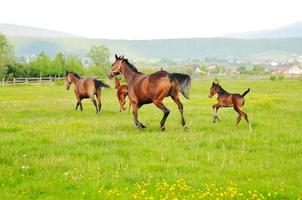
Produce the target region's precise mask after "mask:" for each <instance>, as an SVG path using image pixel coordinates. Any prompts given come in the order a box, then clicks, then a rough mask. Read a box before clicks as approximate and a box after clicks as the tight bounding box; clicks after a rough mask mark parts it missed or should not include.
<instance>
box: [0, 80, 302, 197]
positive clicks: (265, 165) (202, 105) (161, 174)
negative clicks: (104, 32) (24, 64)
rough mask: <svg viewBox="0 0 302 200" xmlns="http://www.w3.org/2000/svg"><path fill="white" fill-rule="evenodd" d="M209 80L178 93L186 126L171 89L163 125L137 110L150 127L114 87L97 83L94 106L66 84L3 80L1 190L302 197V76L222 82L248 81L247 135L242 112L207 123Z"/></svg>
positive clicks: (235, 88)
mask: <svg viewBox="0 0 302 200" xmlns="http://www.w3.org/2000/svg"><path fill="white" fill-rule="evenodd" d="M210 84H211V82H210V81H194V82H193V85H192V89H191V99H190V100H186V99H184V98H183V97H181V100H182V102H183V104H184V110H185V117H186V121H187V125H188V127H189V131H188V132H184V131H183V130H182V128H181V124H180V114H179V112H178V110H177V107H176V105H175V104H174V103H173V102H172V101H171V99H168V98H167V99H166V100H165V103H166V105H167V107H168V108H169V109H170V110H171V113H170V116H169V118H168V119H167V123H166V132H161V131H160V128H159V121H160V119H161V117H162V112H161V111H160V110H159V109H158V108H156V107H155V106H154V105H146V106H143V107H142V108H141V109H140V112H139V119H140V121H142V122H143V123H145V124H146V125H147V126H148V128H147V129H145V130H137V129H136V128H135V126H134V123H133V117H132V114H131V113H128V112H123V113H120V112H118V111H119V106H118V102H117V99H116V96H115V90H114V89H105V90H102V100H103V109H102V113H101V114H100V115H96V114H95V112H94V108H93V106H92V103H91V102H90V101H89V100H85V101H84V103H83V107H84V110H83V112H82V113H81V112H80V111H76V110H75V109H74V108H75V105H76V101H75V97H74V94H73V92H72V91H66V90H65V88H64V86H58V85H40V86H39V85H29V86H25V85H23V86H5V87H1V88H0V110H1V115H0V120H1V121H0V196H1V199H67V198H68V199H135V198H137V199H146V198H145V197H153V198H154V199H172V197H178V198H179V199H197V198H206V199H211V198H212V199H216V198H220V199H226V198H228V199H233V198H235V199H242V198H248V199H257V198H258V199H261V198H265V199H276V198H279V199H283V198H287V199H297V198H301V195H302V120H301V117H302V106H301V103H302V101H301V99H302V93H301V91H302V81H299V80H283V81H274V82H272V81H269V80H254V81H252V80H233V81H231V80H228V81H222V85H223V87H224V88H225V89H227V90H228V91H230V92H240V93H242V92H243V91H244V90H245V89H246V88H248V87H250V88H251V92H250V93H249V94H248V95H247V96H246V105H245V107H244V110H245V111H246V112H247V113H248V115H249V117H250V120H251V122H252V127H253V132H252V133H251V134H249V132H248V126H247V124H246V123H245V122H244V121H242V122H241V124H240V126H239V127H238V128H235V127H234V125H235V120H236V113H235V112H234V111H233V109H221V110H219V113H218V114H219V117H220V119H221V121H220V122H219V123H217V124H213V123H212V108H211V106H212V104H213V103H214V102H215V101H216V99H215V98H213V99H209V98H208V97H207V95H208V92H209V86H210ZM236 191H237V192H236ZM207 192H208V193H207ZM211 195H212V196H211ZM219 195H222V196H219ZM149 199H152V198H149Z"/></svg>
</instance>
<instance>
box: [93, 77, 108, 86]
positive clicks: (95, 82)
mask: <svg viewBox="0 0 302 200" xmlns="http://www.w3.org/2000/svg"><path fill="white" fill-rule="evenodd" d="M94 84H95V86H96V87H97V88H100V87H105V88H109V85H107V84H106V83H104V82H103V81H101V80H97V79H94Z"/></svg>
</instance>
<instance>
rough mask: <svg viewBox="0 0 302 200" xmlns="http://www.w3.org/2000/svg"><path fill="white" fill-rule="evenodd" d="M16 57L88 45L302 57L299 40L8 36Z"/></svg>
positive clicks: (155, 54) (145, 54)
mask: <svg viewBox="0 0 302 200" xmlns="http://www.w3.org/2000/svg"><path fill="white" fill-rule="evenodd" d="M8 39H9V41H10V42H11V43H12V44H13V45H14V46H15V50H16V53H17V54H18V55H29V54H37V53H39V52H40V51H42V50H43V51H46V52H47V53H49V54H50V55H52V56H54V55H55V54H56V53H57V52H59V51H64V52H65V53H74V54H77V55H79V56H85V55H86V53H87V52H88V50H89V48H90V46H91V45H105V46H107V47H108V48H109V49H110V51H111V52H112V53H113V54H114V53H117V54H125V55H126V56H128V57H132V58H151V59H152V58H155V59H160V58H173V59H187V58H204V57H231V58H246V57H255V56H259V55H266V56H270V55H271V56H273V55H276V54H278V55H290V54H293V53H297V54H302V38H281V39H280V38H278V39H277V38H276V39H231V38H191V39H164V40H105V39H87V38H41V37H12V36H10V37H8Z"/></svg>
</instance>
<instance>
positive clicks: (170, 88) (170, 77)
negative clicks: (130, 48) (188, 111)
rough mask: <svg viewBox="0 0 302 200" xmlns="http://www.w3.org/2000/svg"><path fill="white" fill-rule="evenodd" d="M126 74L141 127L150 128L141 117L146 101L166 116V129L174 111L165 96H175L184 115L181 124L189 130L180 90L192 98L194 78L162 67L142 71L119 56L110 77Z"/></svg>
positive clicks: (133, 105) (163, 125) (164, 117)
mask: <svg viewBox="0 0 302 200" xmlns="http://www.w3.org/2000/svg"><path fill="white" fill-rule="evenodd" d="M119 74H123V75H124V77H125V79H126V82H127V85H128V97H129V99H130V101H131V104H132V109H133V117H134V123H135V125H136V127H137V128H146V126H145V125H144V124H142V123H141V122H140V121H139V120H138V110H139V108H140V107H141V106H143V105H144V104H149V103H153V104H154V105H155V106H157V107H158V108H159V109H160V110H162V111H163V113H164V115H163V117H162V120H161V121H160V129H161V130H162V131H164V130H165V122H166V119H167V117H168V116H169V114H170V110H169V109H168V108H167V107H166V106H165V105H164V104H163V99H164V98H165V97H169V96H170V97H171V98H172V99H173V101H174V102H175V103H176V104H177V106H178V109H179V111H180V114H181V124H182V126H183V128H184V129H187V127H186V122H185V119H184V114H183V104H182V103H181V102H180V100H179V96H178V93H179V91H180V92H181V93H182V94H183V96H184V97H185V98H187V99H189V90H190V86H191V77H190V76H189V75H186V74H181V73H169V72H167V71H164V70H161V71H158V72H155V73H152V74H150V75H146V74H144V73H142V72H139V71H138V70H137V68H136V67H135V66H134V65H133V64H131V63H130V62H129V61H128V59H125V58H124V56H117V55H115V62H114V63H113V64H112V65H111V70H110V72H109V74H108V78H109V79H112V78H113V77H116V76H118V75H119Z"/></svg>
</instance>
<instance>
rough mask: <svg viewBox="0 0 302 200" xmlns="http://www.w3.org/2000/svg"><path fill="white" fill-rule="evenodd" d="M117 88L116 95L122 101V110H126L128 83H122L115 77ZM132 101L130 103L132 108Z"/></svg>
mask: <svg viewBox="0 0 302 200" xmlns="http://www.w3.org/2000/svg"><path fill="white" fill-rule="evenodd" d="M115 89H116V96H117V99H118V101H119V103H120V112H121V111H122V110H126V108H125V107H124V105H125V104H126V96H127V95H128V86H127V84H123V85H121V82H120V79H118V78H117V77H115ZM130 106H131V103H129V109H130Z"/></svg>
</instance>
